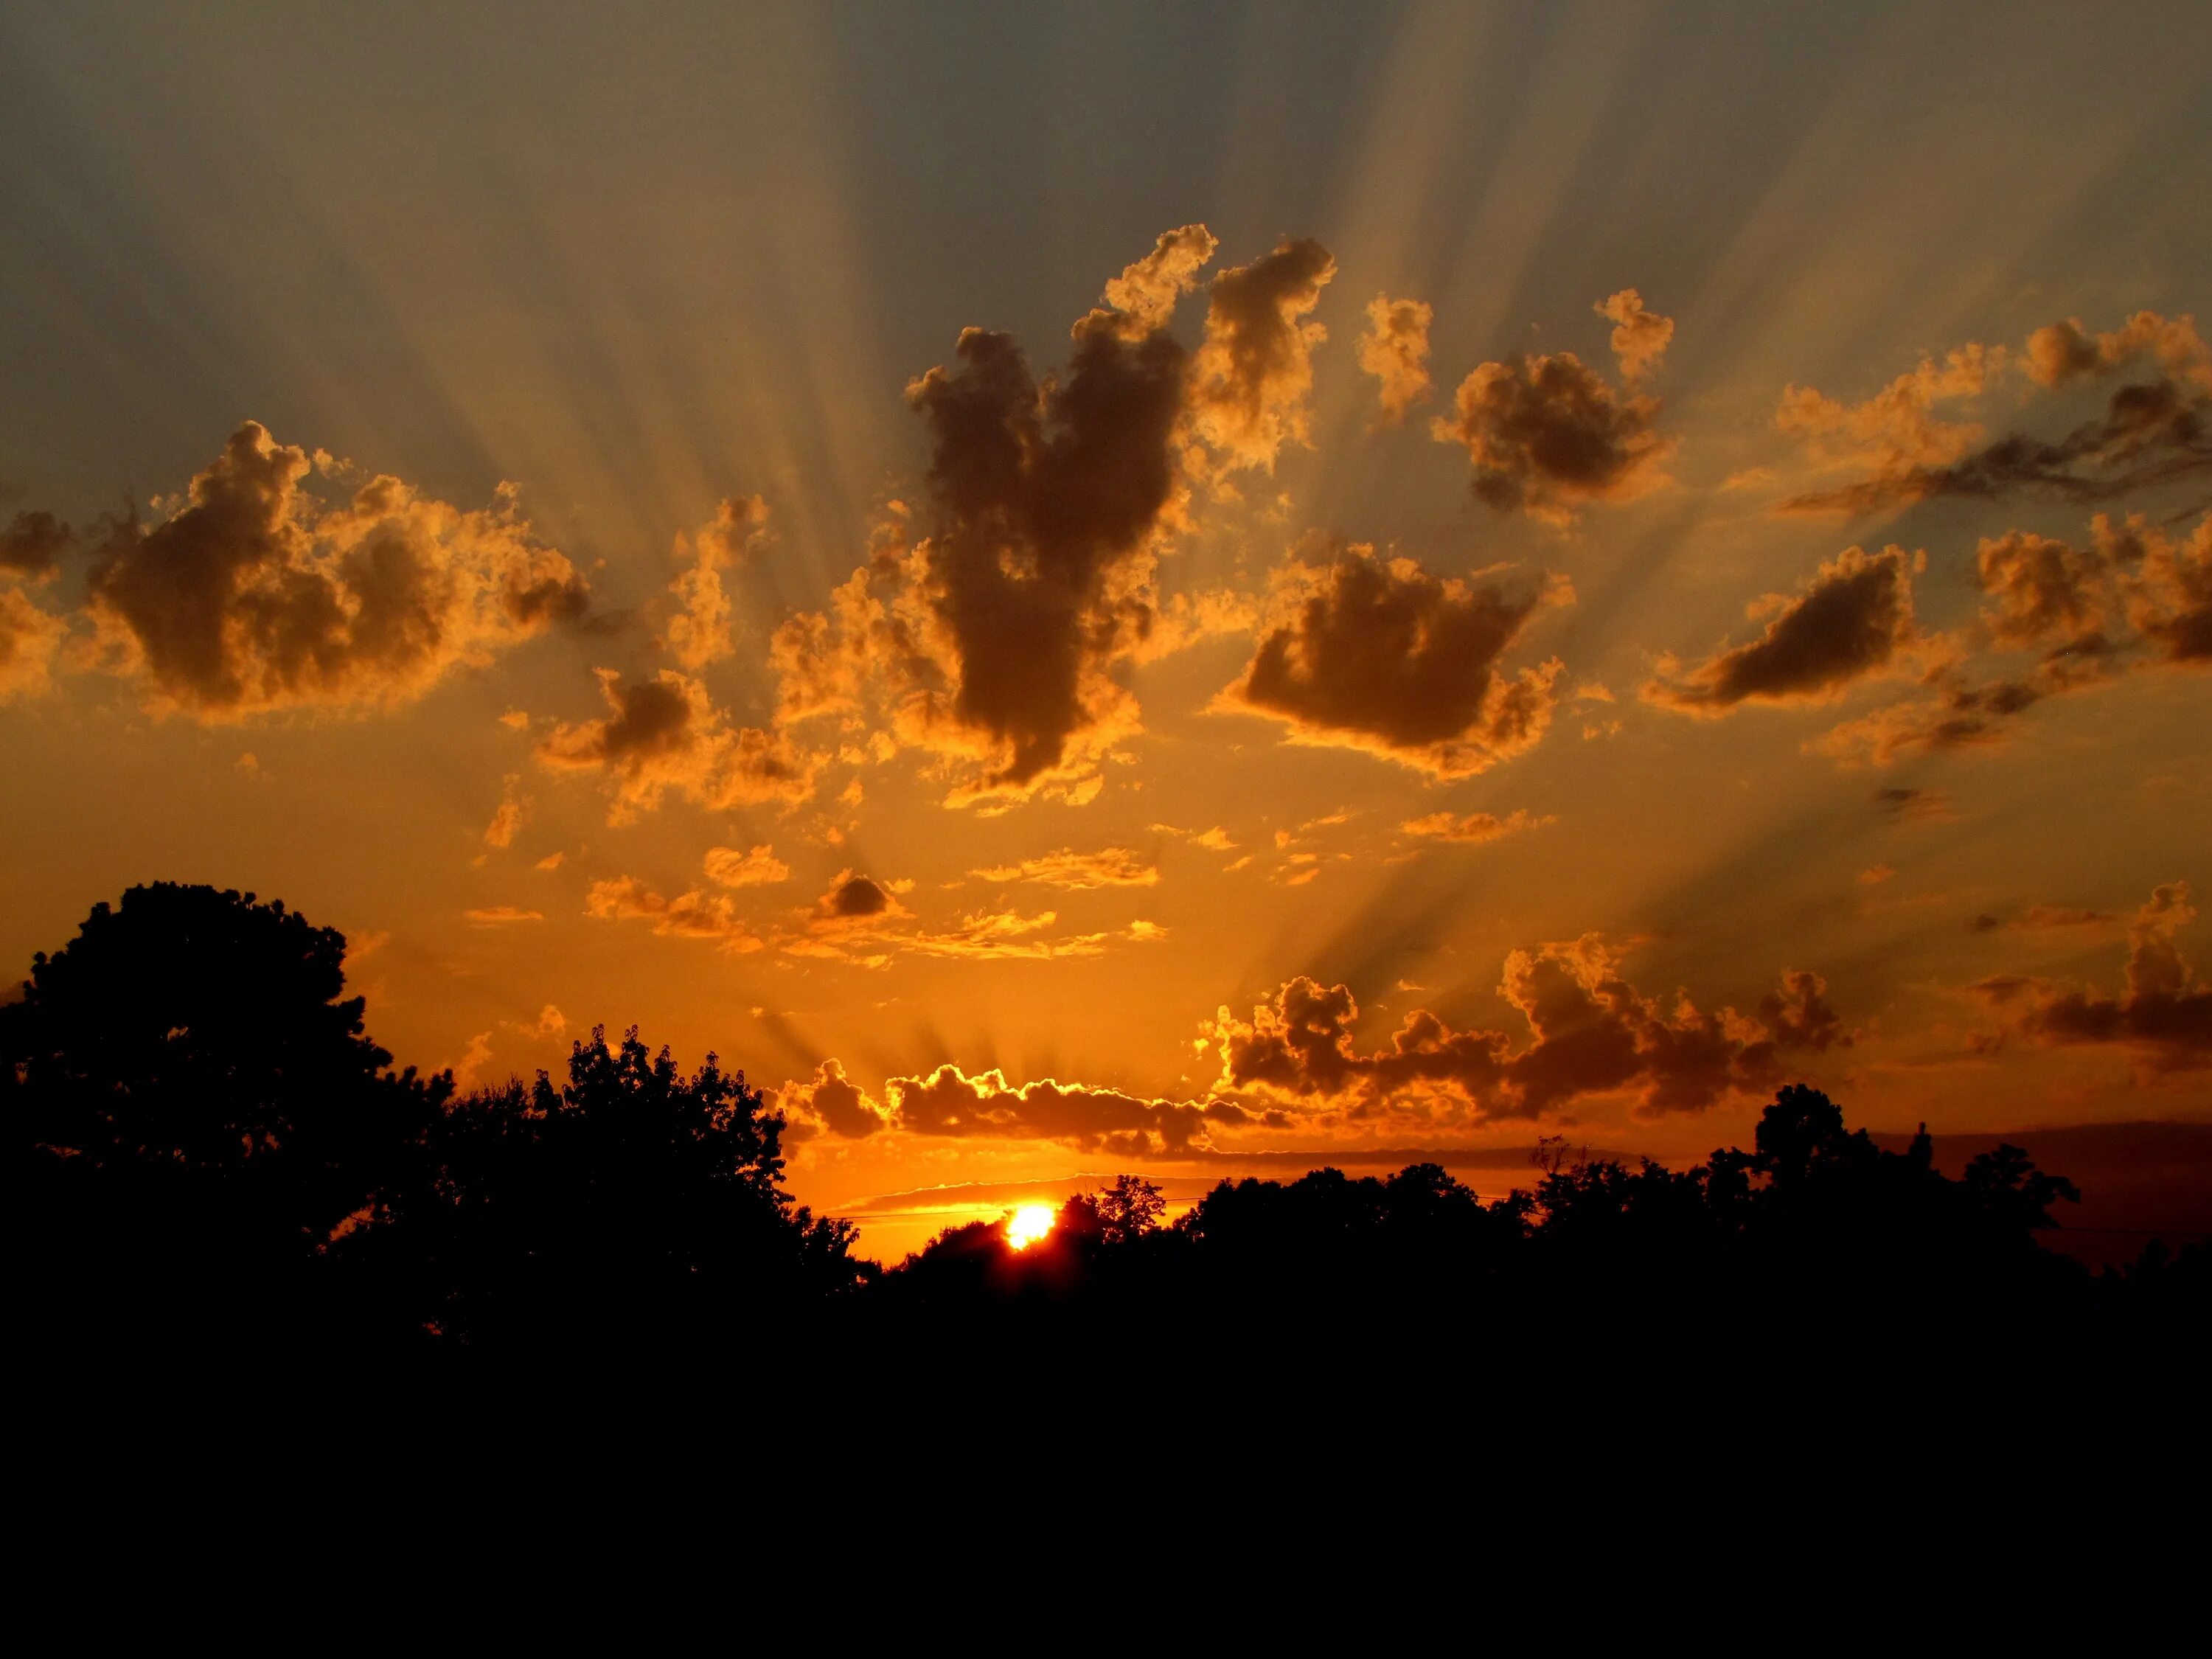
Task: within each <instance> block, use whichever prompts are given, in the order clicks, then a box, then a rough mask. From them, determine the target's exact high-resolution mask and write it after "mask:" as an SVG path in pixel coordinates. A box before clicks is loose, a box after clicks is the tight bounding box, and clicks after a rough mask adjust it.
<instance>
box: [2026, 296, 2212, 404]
mask: <svg viewBox="0 0 2212 1659" xmlns="http://www.w3.org/2000/svg"><path fill="white" fill-rule="evenodd" d="M2144 356H2149V357H2153V358H2155V359H2156V360H2157V362H2158V363H2159V365H2160V367H2161V368H2164V369H2165V370H2166V373H2168V374H2172V375H2174V376H2176V377H2177V378H2179V379H2183V380H2193V381H2195V382H2197V384H2198V385H2200V386H2204V387H2206V388H2207V389H2208V390H2212V351H2208V350H2207V349H2206V348H2205V344H2204V341H2203V337H2201V336H2199V335H2198V333H2197V319H2195V318H2194V317H2191V316H2180V317H2172V318H2167V317H2161V316H2160V315H2159V314H2158V313H2156V312H2155V311H2138V312H2137V313H2136V314H2135V315H2134V316H2132V317H2130V318H2129V319H2127V321H2126V322H2125V323H2124V324H2122V325H2120V326H2119V327H2118V328H2116V329H2113V330H2111V331H2107V332H2105V333H2101V334H2095V335H2092V334H2090V333H2088V332H2087V331H2085V330H2084V329H2083V328H2082V326H2081V319H2080V318H2078V317H2069V318H2066V319H2063V320H2062V321H2059V322H2056V323H2051V324H2047V325H2045V326H2044V327H2042V328H2039V329H2037V330H2036V331H2035V332H2034V333H2033V334H2031V335H2029V336H2028V337H2027V349H2026V350H2025V351H2024V352H2023V353H2022V354H2021V364H2020V366H2021V371H2022V372H2023V373H2024V374H2027V377H2028V378H2029V379H2030V380H2033V381H2034V382H2035V383H2036V384H2037V385H2038V386H2044V387H2045V388H2049V389H2056V388H2057V387H2060V386H2067V385H2069V384H2071V383H2072V382H2074V381H2075V380H2093V379H2097V378H2100V377H2101V376H2103V375H2106V374H2111V373H2112V372H2113V371H2114V370H2116V369H2118V368H2124V367H2125V366H2126V365H2127V364H2128V363H2130V362H2134V361H2135V360H2136V359H2138V358H2141V357H2144Z"/></svg>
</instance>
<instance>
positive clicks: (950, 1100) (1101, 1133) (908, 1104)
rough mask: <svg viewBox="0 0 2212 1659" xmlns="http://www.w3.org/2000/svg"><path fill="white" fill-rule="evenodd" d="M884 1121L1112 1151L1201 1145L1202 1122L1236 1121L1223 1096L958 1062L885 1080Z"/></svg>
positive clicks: (1168, 1154)
mask: <svg viewBox="0 0 2212 1659" xmlns="http://www.w3.org/2000/svg"><path fill="white" fill-rule="evenodd" d="M884 1091H885V1092H886V1093H887V1094H888V1095H889V1096H890V1103H891V1121H892V1123H893V1124H894V1125H895V1126H896V1127H898V1128H900V1129H903V1130H905V1131H906V1132H907V1133H909V1134H915V1135H927V1136H951V1137H973V1136H989V1137H1000V1138H1004V1139H1024V1140H1028V1139H1039V1140H1057V1141H1061V1142H1064V1143H1066V1145H1068V1146H1073V1147H1076V1148H1078V1149H1079V1150H1080V1151H1083V1152H1104V1153H1108V1154H1109V1155H1111V1156H1113V1157H1115V1158H1181V1157H1188V1156H1190V1155H1191V1154H1192V1153H1194V1152H1200V1151H1203V1150H1205V1149H1206V1146H1208V1134H1207V1131H1208V1127H1209V1125H1211V1124H1213V1123H1217V1122H1225V1123H1241V1122H1243V1121H1245V1119H1246V1114H1245V1113H1244V1112H1243V1109H1240V1108H1238V1107H1237V1106H1234V1105H1231V1104H1229V1103H1224V1102H1218V1101H1207V1102H1197V1101H1173V1100H1142V1099H1139V1098H1138V1097H1135V1096H1133V1095H1127V1094H1123V1093H1121V1091H1119V1090H1115V1089H1100V1088H1091V1087H1087V1086H1085V1085H1077V1084H1062V1083H1059V1082H1055V1081H1054V1079H1050V1078H1045V1079H1041V1080H1039V1081H1037V1082H1035V1083H1026V1084H1024V1085H1021V1086H1020V1087H1019V1088H1016V1087H1015V1086H1013V1085H1011V1084H1009V1083H1008V1082H1007V1081H1006V1076H1005V1074H1004V1073H1001V1072H999V1071H997V1070H995V1069H994V1070H992V1071H988V1072H983V1073H978V1074H976V1075H975V1076H973V1077H970V1076H969V1075H967V1074H966V1073H963V1071H961V1069H960V1068H959V1067H958V1066H951V1065H945V1066H939V1067H938V1068H937V1069H936V1070H935V1071H933V1072H932V1073H929V1074H928V1075H927V1077H895V1078H893V1079H890V1082H889V1083H887V1084H886V1085H884Z"/></svg>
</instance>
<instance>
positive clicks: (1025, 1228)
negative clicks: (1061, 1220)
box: [1006, 1204, 1053, 1250]
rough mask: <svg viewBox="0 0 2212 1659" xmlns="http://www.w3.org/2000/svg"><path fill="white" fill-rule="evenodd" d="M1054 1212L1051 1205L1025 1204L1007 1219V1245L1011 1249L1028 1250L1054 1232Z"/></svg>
mask: <svg viewBox="0 0 2212 1659" xmlns="http://www.w3.org/2000/svg"><path fill="white" fill-rule="evenodd" d="M1052 1220H1053V1210H1052V1206H1051V1205H1049V1204H1024V1205H1023V1206H1021V1207H1020V1208H1019V1209H1018V1210H1016V1211H1015V1212H1013V1214H1012V1215H1010V1216H1008V1217H1007V1218H1006V1244H1007V1247H1008V1248H1009V1249H1016V1250H1026V1249H1029V1247H1030V1245H1032V1244H1034V1243H1036V1242H1037V1240H1039V1239H1040V1238H1042V1237H1044V1236H1045V1235H1046V1234H1047V1233H1048V1232H1050V1231H1052Z"/></svg>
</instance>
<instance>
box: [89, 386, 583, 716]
mask: <svg viewBox="0 0 2212 1659" xmlns="http://www.w3.org/2000/svg"><path fill="white" fill-rule="evenodd" d="M313 465H314V463H313V462H312V461H311V460H310V459H309V457H308V455H307V452H306V451H305V450H302V449H299V448H295V447H289V446H287V445H283V444H279V443H277V442H276V440H275V439H273V438H271V437H270V435H269V434H268V432H267V431H266V430H265V429H264V428H262V427H261V426H260V425H259V424H258V422H252V421H249V422H246V424H245V425H243V426H241V427H240V428H239V429H238V431H237V432H236V433H235V434H234V435H232V437H231V439H230V441H229V442H228V444H227V445H225V447H224V448H223V452H222V454H221V455H220V456H218V457H217V458H216V460H215V462H214V464H213V465H210V466H209V468H208V469H207V470H206V471H204V472H202V473H201V474H200V475H199V476H198V477H196V478H194V479H193V480H192V481H191V487H190V489H188V490H187V491H186V494H185V501H184V504H183V505H182V506H181V507H179V508H178V509H177V510H176V511H175V512H174V513H173V514H171V516H169V517H168V518H167V519H165V520H162V521H161V523H159V524H156V525H155V526H152V527H151V528H150V529H149V528H147V527H145V526H142V525H140V524H138V523H137V522H136V521H135V520H134V521H132V522H130V523H127V524H123V525H120V526H116V527H115V528H114V530H113V531H112V534H111V535H110V536H109V538H108V539H107V541H106V545H105V546H104V548H103V549H102V550H101V551H100V556H99V558H98V561H97V562H96V563H95V564H94V568H93V571H92V576H91V585H90V590H89V596H88V602H89V605H90V609H91V612H92V617H93V621H94V628H95V631H96V635H97V637H98V640H99V641H100V645H101V646H102V647H105V649H106V653H107V655H108V658H109V659H110V660H111V661H112V663H114V664H115V665H118V666H119V667H120V668H122V669H123V670H124V671H126V672H129V673H131V674H133V675H135V676H136V677H137V678H139V679H140V680H141V682H142V683H143V685H144V688H145V691H146V697H147V702H148V703H149V707H151V708H154V709H155V710H156V711H159V712H168V711H179V712H182V713H185V714H191V715H192V716H195V717H197V718H198V719H201V720H234V719H238V718H240V717H243V716H246V715H249V714H257V713H260V712H264V711H267V710H274V709H283V708H299V707H310V706H312V707H323V708H370V707H380V706H389V705H392V704H396V703H400V702H406V701H408V700H410V699H411V698H414V697H416V696H421V695H422V693H423V692H424V691H427V690H428V689H429V688H430V687H431V686H432V685H434V684H436V683H437V682H438V681H439V680H440V679H441V678H443V677H444V676H445V675H446V674H447V672H449V671H452V670H453V669H455V668H457V667H461V666H465V665H477V664H482V663H485V662H488V661H489V660H490V659H493V658H494V657H495V656H497V655H498V654H499V653H501V652H502V651H505V650H507V648H508V647H512V646H513V645H514V644H516V643H517V642H518V641H521V640H524V639H526V638H528V637H529V636H531V635H533V634H536V633H538V632H540V631H542V630H543V629H544V628H545V627H547V626H548V625H549V624H550V623H552V622H553V621H554V620H555V619H556V618H558V617H574V616H576V615H578V614H580V612H581V611H582V610H583V608H584V605H585V603H586V590H585V585H584V581H583V579H582V577H581V576H580V575H579V574H577V572H576V570H575V568H574V566H572V565H571V564H570V563H569V562H568V559H567V558H565V557H564V556H562V555H561V554H560V553H558V552H556V550H553V549H551V548H550V547H547V546H545V545H544V544H542V543H541V542H539V541H538V538H537V537H536V536H535V534H534V533H533V532H532V529H531V526H530V523H529V520H526V519H525V518H524V517H523V516H522V513H521V509H520V505H519V503H518V501H517V498H516V494H515V491H514V489H513V486H511V485H501V489H500V493H499V497H498V499H497V501H495V503H494V505H493V506H492V507H489V508H487V509H484V510H483V511H479V512H463V511H461V510H460V509H459V508H457V507H450V506H448V505H447V504H446V503H445V502H443V501H431V500H428V499H426V498H424V497H423V496H421V495H417V494H416V492H415V491H414V490H413V489H410V488H409V487H408V486H407V485H406V484H404V483H401V482H400V481H399V480H398V479H397V478H393V477H375V478H372V479H371V480H370V481H369V482H368V483H366V484H365V485H363V486H362V488H361V489H358V490H356V492H355V494H354V495H353V496H352V498H351V499H350V500H349V501H344V502H343V503H341V504H338V505H336V506H330V507H325V505H323V504H322V503H321V502H320V501H318V500H317V499H316V498H315V497H314V496H313V495H310V494H308V493H307V490H306V489H304V488H303V484H304V482H305V480H306V479H307V475H308V473H309V471H310V470H311V468H312V467H313Z"/></svg>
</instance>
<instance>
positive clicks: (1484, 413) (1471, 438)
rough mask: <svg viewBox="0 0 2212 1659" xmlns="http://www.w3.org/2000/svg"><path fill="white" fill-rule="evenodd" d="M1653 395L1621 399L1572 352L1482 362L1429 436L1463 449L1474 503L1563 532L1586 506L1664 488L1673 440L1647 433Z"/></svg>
mask: <svg viewBox="0 0 2212 1659" xmlns="http://www.w3.org/2000/svg"><path fill="white" fill-rule="evenodd" d="M1658 412H1659V402H1658V399H1656V398H1647V397H1639V396H1633V395H1621V394H1618V393H1616V392H1614V390H1613V387H1612V386H1610V385H1608V384H1607V382H1606V380H1605V379H1604V378H1603V377H1602V376H1601V375H1600V374H1597V373H1596V372H1595V370H1593V369H1590V368H1585V367H1584V366H1583V362H1582V360H1581V359H1580V358H1579V357H1577V356H1575V354H1574V353H1573V352H1571V351H1563V352H1560V353H1559V354H1558V355H1557V356H1537V357H1528V356H1518V355H1516V356H1512V357H1510V358H1508V359H1506V361H1504V362H1492V363H1484V364H1482V365H1481V366H1480V368H1477V369H1475V371H1474V373H1473V374H1469V375H1468V377H1467V379H1465V380H1462V381H1461V382H1460V386H1459V392H1458V394H1457V396H1456V398H1455V400H1454V409H1453V413H1452V414H1451V415H1450V416H1437V419H1436V420H1435V421H1433V422H1431V423H1430V431H1431V435H1433V436H1434V437H1435V438H1436V440H1437V442H1439V443H1455V444H1459V445H1462V446H1463V447H1465V448H1466V450H1467V453H1468V459H1469V460H1470V461H1472V462H1473V463H1474V494H1475V497H1476V499H1477V500H1479V501H1482V502H1484V503H1485V504H1486V505H1487V506H1490V507H1495V508H1496V509H1497V510H1498V511H1499V512H1501V513H1511V512H1521V513H1527V514H1528V516H1529V517H1530V518H1533V519H1541V520H1544V521H1546V522H1547V523H1550V524H1554V525H1559V526H1566V525H1570V524H1572V523H1573V522H1574V520H1575V517H1576V514H1577V510H1578V509H1579V508H1580V507H1582V506H1583V504H1584V503H1586V502H1589V501H1632V500H1633V499H1634V498H1635V497H1637V496H1638V495H1644V494H1647V493H1648V492H1650V490H1653V489H1658V488H1659V487H1661V486H1662V485H1663V484H1664V483H1666V482H1667V477H1666V474H1665V472H1664V471H1663V469H1664V466H1665V463H1666V459H1667V457H1668V454H1670V453H1672V452H1673V449H1674V443H1673V441H1671V440H1669V439H1664V438H1662V437H1660V436H1659V435H1658V434H1657V433H1656V432H1655V431H1654V430H1653V429H1652V422H1653V420H1654V419H1655V418H1656V416H1657V415H1658Z"/></svg>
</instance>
